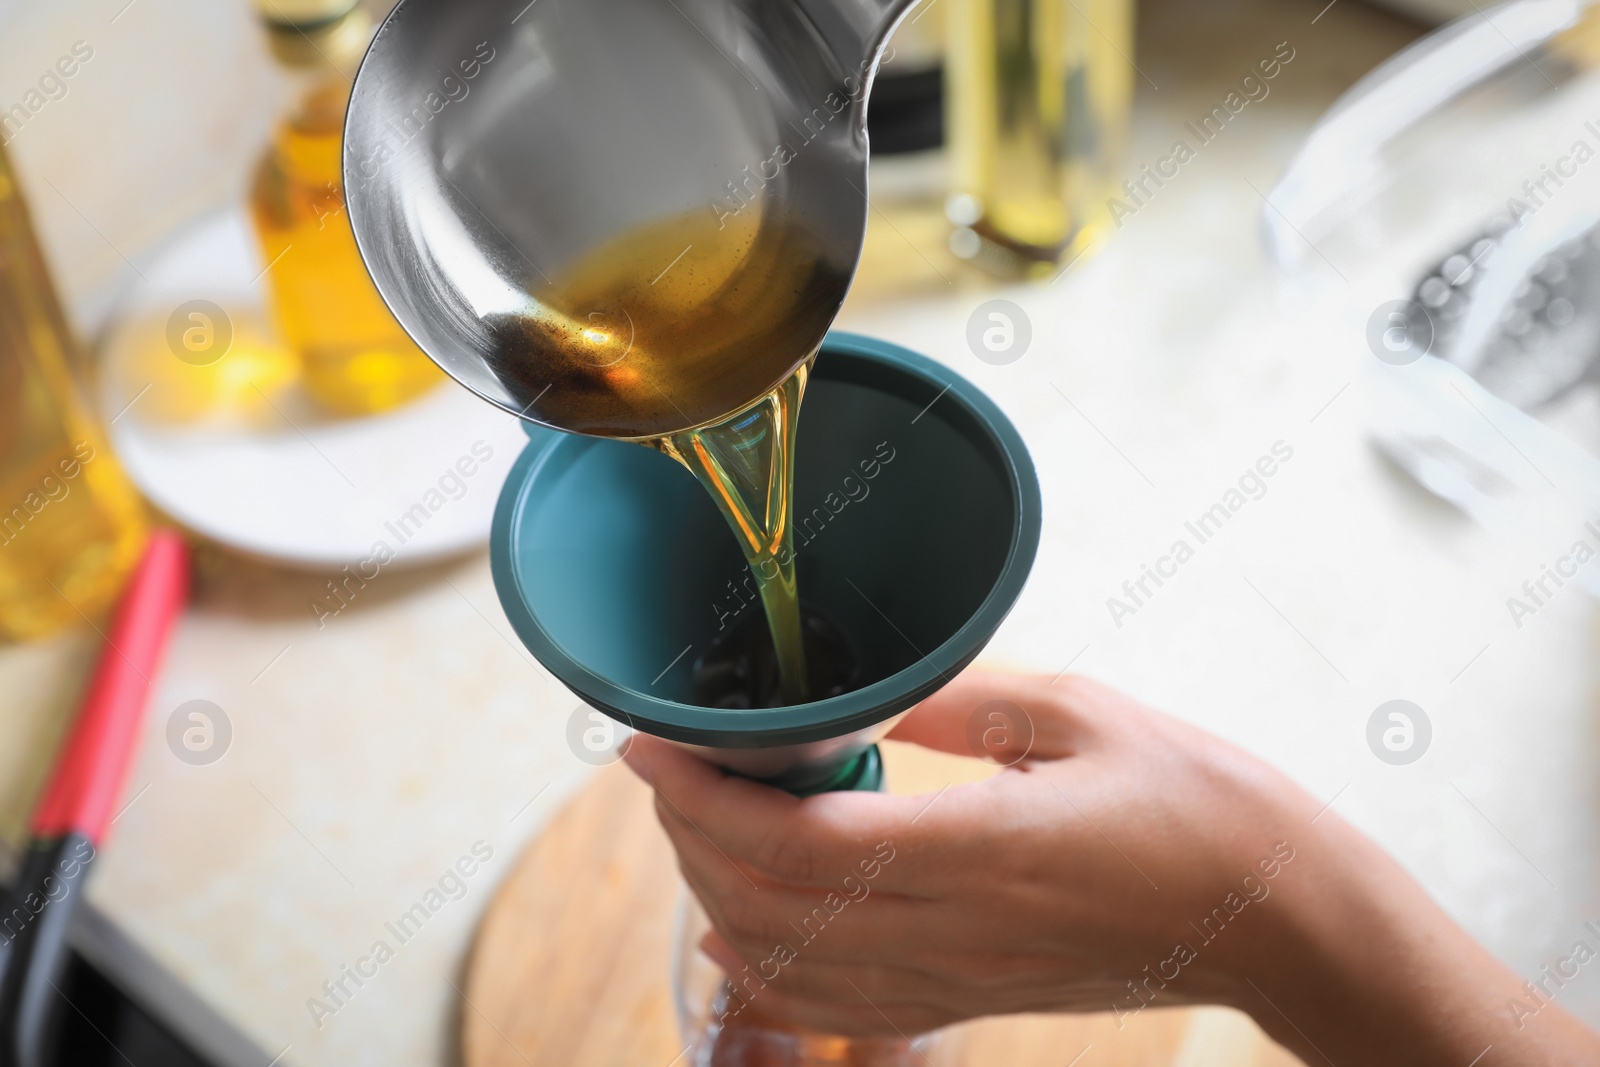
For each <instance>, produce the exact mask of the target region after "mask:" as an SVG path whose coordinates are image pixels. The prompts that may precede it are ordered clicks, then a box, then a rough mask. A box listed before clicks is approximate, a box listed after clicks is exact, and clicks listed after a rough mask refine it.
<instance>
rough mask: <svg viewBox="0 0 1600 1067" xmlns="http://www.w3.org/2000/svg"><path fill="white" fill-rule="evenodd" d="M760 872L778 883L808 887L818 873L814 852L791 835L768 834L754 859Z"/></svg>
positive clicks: (757, 849)
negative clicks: (805, 885)
mask: <svg viewBox="0 0 1600 1067" xmlns="http://www.w3.org/2000/svg"><path fill="white" fill-rule="evenodd" d="M753 862H754V866H755V868H756V870H757V871H759V872H760V873H762V874H764V875H766V876H767V877H768V878H771V879H773V880H774V881H778V882H791V883H798V884H808V883H810V881H811V880H812V878H813V877H814V876H815V874H816V868H817V857H816V852H815V850H814V849H813V848H812V847H811V846H810V845H809V844H807V843H806V842H804V841H802V840H800V839H799V838H797V837H795V836H793V834H792V833H769V834H767V835H766V837H764V838H763V839H762V841H761V843H760V845H759V846H758V847H757V848H756V854H755V856H754V857H753Z"/></svg>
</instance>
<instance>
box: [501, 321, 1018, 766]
mask: <svg viewBox="0 0 1600 1067" xmlns="http://www.w3.org/2000/svg"><path fill="white" fill-rule="evenodd" d="M830 354H831V355H843V356H852V357H855V358H857V359H858V360H862V361H864V362H866V363H877V364H887V365H889V366H891V367H894V368H897V369H900V370H903V371H908V372H910V373H911V374H912V375H913V376H915V377H917V378H920V379H922V381H923V383H924V384H925V385H926V386H927V387H928V389H927V393H928V394H930V395H933V394H936V395H934V396H933V400H932V401H931V402H930V404H929V406H930V407H931V406H932V405H933V404H935V403H939V402H940V401H941V400H943V399H946V398H952V399H954V400H955V401H957V402H959V403H961V404H962V405H963V406H964V407H965V408H966V409H967V412H966V413H967V414H968V415H969V416H971V417H972V418H973V419H974V421H975V422H976V423H977V425H978V426H979V427H981V429H982V430H983V432H984V433H985V434H986V435H987V436H988V438H989V444H990V445H991V446H992V448H993V452H994V454H995V455H996V456H998V458H999V459H1000V461H1001V463H1002V464H1003V466H1004V469H1005V475H1006V481H1007V485H1006V489H1007V494H1008V496H1009V497H1010V499H1011V503H1012V505H1013V507H1014V508H1015V509H1016V515H1017V521H1016V523H1015V525H1014V527H1013V529H1012V532H1011V541H1010V544H1009V545H1007V548H1006V554H1005V559H1004V561H1003V562H1002V564H1001V567H1000V573H999V575H998V576H997V577H996V579H995V581H994V583H993V585H991V587H990V588H989V591H988V592H987V593H986V594H985V596H984V598H983V600H982V601H981V602H980V603H979V605H978V606H977V608H976V609H974V610H973V612H972V613H971V614H970V615H969V616H968V617H967V619H966V621H965V622H963V623H962V624H961V626H960V627H958V628H957V629H956V631H955V632H954V633H952V634H951V635H950V636H949V637H947V638H946V639H945V640H944V641H942V642H941V643H940V644H939V645H938V647H936V648H934V649H932V650H930V651H929V652H927V653H925V654H923V655H921V656H919V657H918V658H917V659H916V660H915V661H914V662H912V663H910V664H908V665H907V666H905V667H903V668H901V669H900V670H898V671H896V672H895V673H893V674H891V675H889V676H888V677H886V678H882V679H879V680H878V681H876V682H873V683H871V684H869V685H866V686H863V687H861V688H860V689H855V690H851V691H850V692H848V693H843V694H840V695H839V696H835V697H828V698H826V699H824V700H816V701H810V702H808V703H805V704H792V705H787V706H784V707H778V708H765V709H762V710H761V711H760V712H759V713H755V712H752V711H749V710H743V709H732V708H707V707H701V706H698V705H693V704H683V703H679V702H677V701H672V700H666V699H663V698H661V697H655V696H651V695H649V694H647V693H641V692H639V691H638V690H636V689H631V688H628V687H626V686H623V685H619V684H618V683H616V682H614V681H611V680H610V679H607V678H605V677H603V676H601V675H599V674H597V673H595V672H594V671H592V670H590V669H589V668H588V667H585V666H584V665H583V664H582V663H580V662H579V661H578V660H576V659H575V658H574V657H572V656H571V655H570V654H568V652H567V651H566V649H565V648H564V647H563V646H562V645H561V643H560V642H559V641H557V640H556V639H555V638H554V637H553V636H552V635H551V634H550V633H549V632H548V631H547V630H545V628H544V627H543V625H542V624H540V622H539V620H538V619H537V618H536V617H535V616H534V615H533V613H532V611H531V610H530V609H529V607H528V600H527V598H526V596H524V595H523V583H522V576H521V575H520V574H519V571H518V568H517V566H516V563H515V553H514V552H513V548H514V544H515V531H517V530H518V529H520V528H521V526H522V523H521V516H522V511H523V508H524V507H525V506H526V505H527V502H528V489H529V487H530V486H531V485H532V484H533V482H534V480H535V479H536V477H537V474H538V468H539V467H540V466H542V465H543V464H544V463H545V462H546V461H547V460H548V459H549V457H550V454H551V448H552V447H553V446H554V444H556V443H558V442H560V441H561V440H562V439H564V438H569V437H571V438H576V436H577V435H571V434H566V433H561V432H558V431H550V430H544V429H543V428H542V427H540V428H535V427H532V426H530V427H527V429H528V430H529V434H530V437H532V440H531V442H530V444H529V446H528V447H527V448H526V449H524V451H523V453H522V455H521V456H519V457H518V458H517V461H516V463H515V464H514V465H513V466H512V469H511V472H510V473H509V474H508V475H507V482H506V484H507V486H514V487H515V489H514V490H512V491H510V492H502V493H501V496H500V500H499V503H498V504H497V505H496V508H495V517H494V526H493V532H492V535H491V538H490V566H491V569H492V571H493V574H494V582H495V587H496V589H497V590H499V591H500V592H501V596H500V599H501V604H502V606H503V607H504V609H505V612H506V616H507V618H508V619H509V621H510V622H511V626H512V629H514V630H515V631H516V633H517V636H518V637H519V638H521V640H522V642H523V644H524V645H525V646H526V647H527V648H528V649H529V650H530V651H531V652H532V653H533V654H534V658H535V659H537V660H538V661H539V663H540V664H541V665H543V666H544V668H545V669H546V670H548V671H549V672H550V673H551V674H552V675H553V676H554V677H555V678H556V679H557V680H558V681H560V682H561V683H562V684H563V685H565V686H566V687H567V688H568V689H570V690H572V692H573V693H574V694H576V695H577V696H578V697H579V698H580V699H582V700H583V701H584V703H586V704H588V705H589V706H591V707H593V708H595V709H596V710H597V711H600V712H602V713H604V714H606V715H609V716H610V717H611V718H613V719H615V720H617V721H618V722H621V723H623V724H624V725H626V726H628V727H630V728H631V729H635V730H643V731H644V732H645V733H649V734H653V735H655V736H657V737H663V738H666V739H668V740H671V741H679V742H683V743H686V744H692V745H704V746H712V747H717V748H770V747H777V746H783V745H793V744H803V743H806V742H811V741H820V740H826V739H828V738H833V737H838V736H840V735H843V734H848V733H851V732H853V731H856V730H860V729H864V728H866V727H869V726H872V725H875V724H877V723H879V722H882V721H883V720H885V719H889V718H892V717H893V716H895V715H898V714H900V713H901V712H904V711H906V710H907V709H909V708H911V707H913V706H914V705H916V704H917V703H920V702H921V701H922V700H924V699H926V698H927V697H928V696H930V695H932V694H933V693H934V692H936V691H937V690H938V689H940V688H941V687H943V686H944V685H945V684H946V683H947V682H949V681H950V680H951V679H953V678H954V677H955V675H956V674H958V673H960V671H961V670H963V669H964V668H965V667H966V666H967V665H968V664H970V663H971V662H972V661H973V660H974V659H975V658H976V657H977V655H978V653H979V652H981V651H982V650H983V647H984V646H985V645H986V644H987V643H988V641H989V639H990V637H991V636H992V635H993V634H994V632H995V630H996V629H997V628H998V627H999V625H1000V623H1001V622H1002V621H1003V620H1004V619H1005V617H1006V616H1007V615H1008V614H1009V613H1010V611H1011V608H1012V606H1013V605H1014V604H1015V603H1016V600H1017V597H1018V596H1019V595H1020V594H1021V592H1022V587H1023V586H1024V585H1025V584H1026V582H1027V578H1028V574H1029V572H1030V571H1031V570H1032V567H1033V562H1034V558H1035V556H1036V555H1037V552H1038V547H1039V538H1040V529H1041V526H1042V502H1041V497H1040V491H1039V481H1038V476H1037V474H1036V472H1035V470H1034V466H1033V461H1032V458H1031V456H1030V455H1029V453H1028V449H1027V446H1026V445H1025V444H1024V443H1023V440H1022V436H1021V434H1020V433H1018V432H1017V429H1016V427H1015V426H1014V425H1013V424H1012V423H1011V420H1010V419H1009V418H1007V417H1006V415H1005V413H1004V412H1002V411H1001V410H1000V408H999V406H998V405H996V404H995V403H994V401H993V400H991V399H990V398H989V397H988V396H987V395H986V394H984V393H983V392H982V391H981V390H980V389H978V388H977V387H976V386H975V385H973V384H972V383H971V382H969V381H968V380H967V379H966V378H964V377H962V376H961V375H959V374H957V373H956V372H954V371H953V370H951V369H949V368H948V367H946V366H944V365H943V364H941V363H937V362H935V361H934V360H932V359H929V358H928V357H926V356H922V355H919V354H917V353H915V352H912V351H910V350H909V349H906V348H902V347H900V346H899V345H894V344H890V343H888V342H886V341H880V340H877V339H875V338H870V337H864V336H862V335H859V334H851V333H843V332H838V331H831V332H829V334H828V335H827V337H826V338H825V339H824V340H823V343H822V347H821V350H820V355H822V356H828V355H830ZM835 365H837V364H835ZM920 417H921V416H919V418H920ZM580 440H581V439H580ZM508 593H509V594H510V595H508Z"/></svg>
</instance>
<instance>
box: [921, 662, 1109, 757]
mask: <svg viewBox="0 0 1600 1067" xmlns="http://www.w3.org/2000/svg"><path fill="white" fill-rule="evenodd" d="M1069 690H1070V686H1069V684H1068V682H1067V681H1066V680H1063V681H1062V682H1061V684H1060V685H1057V686H1053V685H1051V682H1050V680H1049V679H1048V678H1045V677H1044V676H1043V675H1023V674H1010V673H1005V672H1001V671H984V670H968V671H965V672H963V673H962V674H960V675H958V676H956V678H955V679H953V680H952V681H951V682H950V683H949V684H948V685H946V686H945V687H944V688H943V689H940V690H939V691H938V692H937V693H934V694H933V695H932V696H930V697H928V699H926V700H924V701H923V702H922V703H921V704H918V705H917V706H916V707H915V708H913V709H911V712H910V714H908V715H907V716H906V717H905V718H904V719H901V720H900V722H899V723H898V724H896V726H895V728H894V729H893V730H891V731H889V737H891V738H892V739H894V740H896V741H909V742H911V743H912V744H915V745H921V746H922V747H924V748H931V749H935V750H937V751H940V752H949V753H953V754H955V755H958V756H971V757H973V758H975V759H981V760H987V761H988V762H990V763H998V764H1001V765H1002V766H1012V765H1014V764H1017V763H1020V762H1021V761H1022V760H1023V759H1036V760H1041V759H1042V760H1051V759H1063V758H1065V757H1067V756H1071V755H1073V754H1075V753H1076V752H1078V751H1079V749H1080V748H1081V747H1082V746H1083V743H1084V741H1085V739H1086V737H1087V735H1088V733H1089V732H1090V730H1091V726H1090V724H1089V723H1088V722H1087V721H1086V720H1085V719H1084V718H1083V717H1082V716H1081V715H1079V714H1078V712H1077V710H1076V709H1075V707H1074V704H1073V702H1072V701H1071V700H1070V698H1069V695H1068V693H1069Z"/></svg>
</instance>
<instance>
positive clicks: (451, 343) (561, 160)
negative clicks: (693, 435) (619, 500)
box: [344, 0, 914, 436]
mask: <svg viewBox="0 0 1600 1067" xmlns="http://www.w3.org/2000/svg"><path fill="white" fill-rule="evenodd" d="M913 2H914V0H531V2H529V0H400V3H399V4H397V5H396V6H395V8H394V10H393V11H392V12H391V13H390V15H389V17H388V18H387V19H386V20H385V21H384V23H383V25H382V26H381V27H380V28H379V30H378V33H377V35H376V37H375V39H374V40H373V43H372V46H371V48H370V49H369V51H368V52H367V56H366V59H365V60H364V61H363V63H362V65H361V69H360V72H359V74H358V75H357V77H356V81H355V87H354V90H353V92H352V95H351V99H350V111H349V118H348V121H347V125H346V129H345V147H344V176H345V196H346V202H347V206H348V210H349V215H350V222H351V225H352V226H353V227H354V230H355V236H356V241H357V243H358V244H359V246H360V249H361V254H362V256H363V258H364V259H365V261H366V265H367V269H368V270H369V271H370V272H371V274H372V277H373V280H374V282H375V283H376V284H377V287H378V291H379V292H380V293H381V294H382V296H383V298H384V300H385V301H386V302H387V303H388V305H389V308H390V310H391V311H393V313H394V315H395V317H396V318H397V319H399V321H400V323H401V325H402V326H404V327H405V329H406V331H407V332H408V333H409V334H410V335H411V336H412V338H414V339H415V340H416V342H417V344H418V345H420V346H421V348H422V350H423V351H424V352H426V353H427V354H428V355H429V356H430V357H431V358H432V359H433V360H434V361H435V362H436V363H438V364H439V365H440V366H441V367H442V368H444V370H445V371H447V372H448V373H449V374H450V375H451V376H452V377H453V378H455V379H456V380H457V381H459V382H461V383H462V384H463V385H465V386H467V387H468V388H469V389H471V390H472V391H473V392H475V393H477V394H478V395H480V396H482V397H483V398H484V399H486V400H488V401H490V402H491V403H493V404H495V405H497V406H498V407H501V408H504V409H505V410H507V411H510V412H513V413H515V414H517V415H520V416H522V417H523V418H525V419H528V420H530V421H533V422H537V423H540V424H542V425H547V426H553V427H555V428H557V429H565V430H585V429H591V428H590V427H586V426H583V425H573V424H571V421H572V420H570V419H563V417H562V416H561V414H560V413H559V411H556V410H554V407H555V406H554V405H551V404H549V403H548V402H545V403H542V402H541V400H542V398H544V397H545V395H546V394H545V391H546V390H548V389H551V388H552V387H555V388H560V386H559V385H556V384H554V378H553V376H552V375H549V374H543V373H541V368H540V367H538V366H532V367H530V366H527V365H526V362H527V361H526V359H525V358H522V359H518V358H512V357H509V356H508V355H507V354H506V353H505V352H504V350H503V349H502V347H501V345H500V344H498V343H497V341H496V336H495V333H494V330H493V329H492V324H493V322H494V321H495V320H496V319H497V318H498V319H501V320H503V319H504V318H505V317H507V316H511V317H515V316H518V315H532V314H537V313H538V312H539V311H540V310H541V305H540V303H539V300H540V295H541V290H542V287H544V286H545V285H547V284H548V283H549V279H551V278H552V277H559V275H560V274H561V272H562V270H563V269H564V268H565V267H566V266H568V265H570V264H573V263H575V262H577V261H579V260H581V259H582V258H583V257H584V256H585V255H586V254H587V253H590V252H593V251H594V250H596V249H598V248H600V247H602V246H604V245H606V244H607V243H608V242H612V241H615V240H616V239H617V238H618V237H620V236H621V235H623V234H625V233H628V232H629V231H631V230H635V229H636V228H638V227H641V226H645V225H648V224H650V223H652V222H657V221H660V220H664V219H668V218H672V217H674V216H682V215H684V214H686V213H689V212H693V211H704V212H708V213H709V214H708V216H707V217H708V218H714V219H718V220H721V219H723V218H725V217H727V215H726V213H737V212H740V211H742V210H755V211H759V212H760V216H759V217H760V220H761V221H760V225H761V226H763V227H765V226H767V225H769V224H771V225H782V224H787V225H788V226H789V227H790V228H798V230H799V231H800V232H803V233H805V234H806V235H807V238H808V240H807V248H808V249H809V250H810V251H809V252H808V253H807V254H809V255H811V256H814V257H815V258H816V260H817V263H818V267H819V269H826V270H828V271H831V272H833V274H834V275H836V276H837V277H838V279H840V282H839V284H838V285H837V287H836V288H837V292H833V291H832V290H830V291H829V293H828V295H827V296H826V298H825V299H824V300H822V301H820V303H822V304H825V305H826V306H822V307H818V306H815V305H813V306H811V307H810V308H809V309H808V311H807V313H806V315H805V316H804V317H803V318H800V319H797V321H795V322H792V323H787V324H784V326H785V327H786V328H787V336H789V337H791V338H793V339H794V341H795V343H794V344H793V345H792V346H788V347H787V348H786V349H785V350H783V351H777V350H768V351H752V352H751V353H750V355H749V359H750V361H751V363H750V365H749V366H748V367H744V368H742V369H741V373H740V374H739V375H738V376H737V378H738V380H737V381H730V382H728V383H721V384H720V385H719V383H716V382H708V383H706V388H705V390H704V392H705V396H703V397H697V398H695V402H692V403H682V402H681V401H680V403H681V408H680V409H679V411H678V414H677V415H673V416H670V417H671V418H673V419H674V420H676V421H677V422H679V423H681V425H674V426H671V427H668V428H667V429H666V430H665V431H663V432H675V431H678V430H684V429H688V428H690V427H692V426H700V425H705V424H707V423H710V422H713V421H715V420H717V419H719V418H722V417H724V416H726V415H729V414H731V413H732V412H734V411H736V410H738V409H739V408H741V407H743V406H744V405H746V404H748V403H749V402H751V401H753V400H755V399H756V398H757V397H758V396H760V395H762V393H764V392H766V391H768V390H770V389H771V388H772V387H774V386H776V385H777V384H778V383H779V382H781V381H783V380H784V379H785V378H786V377H788V376H789V374H791V373H792V372H793V371H794V369H795V368H796V367H797V366H798V365H799V364H800V363H801V362H802V361H803V360H804V359H806V358H807V357H808V356H809V355H810V354H811V352H812V351H813V350H814V349H815V348H816V346H817V345H818V344H820V343H821V341H822V337H823V334H824V333H825V332H826V330H827V328H828V326H829V324H831V322H832V320H833V317H834V316H835V315H836V314H837V312H838V309H839V305H840V303H842V301H843V299H844V295H845V291H846V289H847V288H848V282H849V279H850V278H851V276H852V275H853V274H854V271H855V267H856V263H857V261H858V259H859V258H860V254H861V245H862V239H863V235H864V231H865V227H866V217H867V197H866V193H867V135H866V106H867V93H868V91H869V88H870V86H871V83H872V78H873V75H874V73H875V72H876V70H877V65H878V62H879V58H880V56H881V54H882V52H883V49H884V44H885V41H886V40H887V38H888V36H889V34H890V33H891V31H892V30H893V29H894V27H895V25H896V24H897V23H898V22H899V21H900V19H901V18H902V17H904V15H905V13H906V12H907V11H908V10H909V9H910V8H911V6H912V4H913ZM645 280H646V281H648V279H645ZM751 383H754V386H752V384H751ZM697 392H698V390H697ZM680 415H681V418H679V417H678V416H680ZM591 432H592V431H591ZM617 436H627V435H623V434H618V435H617Z"/></svg>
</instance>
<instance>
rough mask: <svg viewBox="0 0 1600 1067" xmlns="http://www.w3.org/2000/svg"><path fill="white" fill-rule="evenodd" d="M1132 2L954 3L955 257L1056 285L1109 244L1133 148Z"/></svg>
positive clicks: (950, 207) (950, 114)
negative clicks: (1105, 239)
mask: <svg viewBox="0 0 1600 1067" xmlns="http://www.w3.org/2000/svg"><path fill="white" fill-rule="evenodd" d="M1133 15H1134V8H1133V0H953V5H952V7H951V10H950V12H949V16H948V17H949V19H950V26H949V53H948V57H947V60H946V77H947V79H948V82H947V87H948V89H947V94H946V98H947V101H948V104H947V106H948V111H947V115H946V123H947V134H948V138H949V143H950V151H951V167H952V191H951V196H950V198H949V200H948V201H947V203H946V214H947V216H948V217H949V220H950V222H951V223H952V224H953V225H954V227H955V229H954V230H953V232H952V233H951V236H950V248H951V251H952V252H954V253H955V254H956V255H957V256H959V257H961V258H963V259H969V260H973V261H976V262H977V263H979V264H980V265H982V266H985V267H989V268H991V269H993V270H995V271H996V272H997V273H1011V274H1015V273H1024V274H1027V273H1046V274H1048V273H1053V272H1054V270H1055V267H1056V264H1057V263H1060V262H1062V261H1066V262H1069V263H1070V262H1071V261H1073V260H1075V259H1076V258H1077V257H1078V256H1079V255H1080V254H1081V253H1082V252H1083V251H1084V250H1086V249H1087V248H1089V247H1090V246H1091V245H1092V244H1093V243H1094V241H1095V240H1097V239H1098V238H1099V237H1100V236H1101V235H1102V234H1103V232H1104V230H1105V228H1106V226H1107V225H1108V224H1109V221H1110V216H1109V213H1108V211H1107V209H1106V202H1107V199H1108V197H1109V196H1110V195H1111V191H1112V189H1113V187H1114V185H1115V171H1114V168H1115V167H1116V166H1117V164H1118V162H1119V160H1120V157H1121V155H1122V152H1123V147H1124V142H1125V140H1126V136H1127V125H1128V109H1129V105H1130V103H1131V99H1132V92H1133V78H1134V76H1135V70H1136V68H1135V67H1134V66H1133V59H1132V55H1133Z"/></svg>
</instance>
